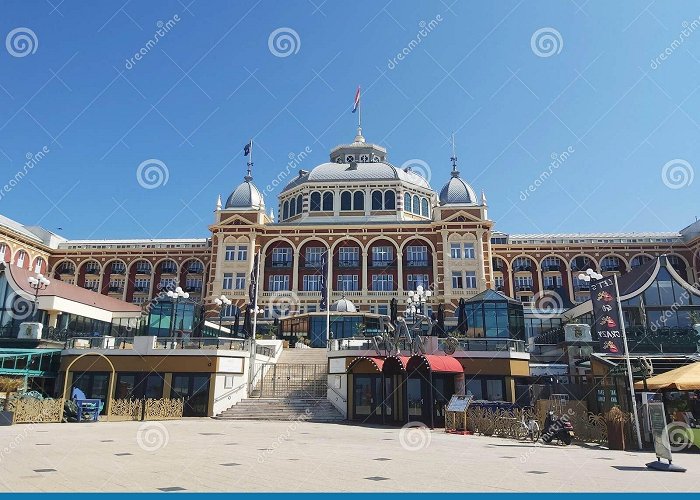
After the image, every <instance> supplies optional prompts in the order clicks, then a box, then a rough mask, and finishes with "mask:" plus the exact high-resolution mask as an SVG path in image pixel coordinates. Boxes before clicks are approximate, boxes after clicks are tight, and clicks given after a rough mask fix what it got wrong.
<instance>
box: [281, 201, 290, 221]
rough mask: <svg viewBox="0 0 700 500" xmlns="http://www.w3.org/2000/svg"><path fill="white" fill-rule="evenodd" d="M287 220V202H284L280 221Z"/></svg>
mask: <svg viewBox="0 0 700 500" xmlns="http://www.w3.org/2000/svg"><path fill="white" fill-rule="evenodd" d="M288 218H289V202H288V201H285V202H284V205H282V220H285V219H288Z"/></svg>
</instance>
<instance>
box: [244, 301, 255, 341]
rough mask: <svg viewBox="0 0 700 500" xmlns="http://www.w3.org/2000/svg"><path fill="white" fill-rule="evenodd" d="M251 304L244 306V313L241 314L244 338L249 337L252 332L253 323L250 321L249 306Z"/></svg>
mask: <svg viewBox="0 0 700 500" xmlns="http://www.w3.org/2000/svg"><path fill="white" fill-rule="evenodd" d="M251 307H252V306H250V305H247V306H245V315H244V316H243V336H244V337H245V338H248V337H251V336H252V332H253V323H252V322H251V321H250V308H251Z"/></svg>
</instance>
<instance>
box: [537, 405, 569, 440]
mask: <svg viewBox="0 0 700 500" xmlns="http://www.w3.org/2000/svg"><path fill="white" fill-rule="evenodd" d="M573 438H574V426H573V425H572V424H571V422H570V421H569V419H568V418H566V416H560V417H557V416H555V415H554V412H553V411H550V412H548V413H547V417H546V418H545V419H544V430H543V432H542V442H544V443H547V444H549V443H551V442H552V441H554V440H556V441H558V442H559V443H561V444H565V445H570V444H571V441H572V440H573Z"/></svg>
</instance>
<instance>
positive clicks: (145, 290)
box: [134, 286, 150, 293]
mask: <svg viewBox="0 0 700 500" xmlns="http://www.w3.org/2000/svg"><path fill="white" fill-rule="evenodd" d="M149 288H150V286H135V287H134V292H136V293H148V289H149Z"/></svg>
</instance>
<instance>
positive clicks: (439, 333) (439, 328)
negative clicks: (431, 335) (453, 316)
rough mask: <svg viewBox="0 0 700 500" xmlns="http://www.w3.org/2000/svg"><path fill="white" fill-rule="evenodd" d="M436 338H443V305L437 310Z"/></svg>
mask: <svg viewBox="0 0 700 500" xmlns="http://www.w3.org/2000/svg"><path fill="white" fill-rule="evenodd" d="M437 336H438V337H444V336H445V304H440V305H439V306H438V310H437Z"/></svg>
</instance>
